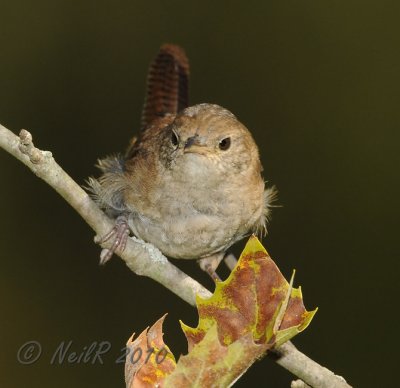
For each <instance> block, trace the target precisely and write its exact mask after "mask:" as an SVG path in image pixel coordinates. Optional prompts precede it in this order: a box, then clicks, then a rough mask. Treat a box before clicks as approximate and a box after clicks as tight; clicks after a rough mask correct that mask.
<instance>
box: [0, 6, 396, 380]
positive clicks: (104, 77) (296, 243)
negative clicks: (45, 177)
mask: <svg viewBox="0 0 400 388" xmlns="http://www.w3.org/2000/svg"><path fill="white" fill-rule="evenodd" d="M399 14H400V7H399V3H398V2H396V1H388V0H385V1H379V2H378V1H361V0H358V1H357V0H350V1H346V2H345V1H324V2H318V1H301V2H300V1H273V2H271V1H265V2H255V1H254V2H253V1H247V2H239V1H229V2H228V1H225V2H217V1H209V0H204V1H202V2H184V1H176V0H170V1H168V2H167V1H151V0H147V1H136V0H131V1H128V0H121V1H114V2H111V1H109V2H106V1H66V0H63V1H54V0H52V1H50V0H37V1H35V2H33V1H31V2H29V1H21V0H13V1H11V0H8V1H7V0H3V1H2V2H1V3H0V18H1V31H0V58H1V60H0V122H1V123H2V124H3V125H5V126H7V127H8V128H9V129H11V130H13V131H14V132H18V131H19V129H21V128H26V129H28V130H30V131H31V132H32V133H33V136H34V140H35V144H36V145H37V146H38V147H40V148H42V149H48V150H51V151H52V152H53V154H54V155H55V158H56V160H57V161H58V162H59V163H60V164H61V166H63V167H64V169H65V170H66V171H67V172H68V173H69V174H70V175H71V176H72V177H73V178H74V179H75V180H76V181H77V182H79V183H80V184H82V183H83V182H84V180H85V178H86V177H87V176H89V175H93V174H96V170H95V168H94V167H93V165H94V163H95V161H96V158H97V157H101V156H104V155H106V154H109V153H113V152H117V151H120V150H123V149H124V148H125V146H126V145H127V142H128V139H129V138H130V137H131V136H132V135H133V134H134V133H135V132H136V131H137V130H138V128H139V125H138V123H139V120H140V114H141V107H142V103H143V97H144V85H145V77H146V72H147V66H148V64H149V62H150V60H151V59H152V58H153V57H154V55H155V54H156V52H157V50H158V47H159V46H160V44H162V43H164V42H174V43H178V44H181V45H182V46H183V47H185V48H186V51H187V53H188V56H189V58H190V60H191V66H192V76H191V101H192V103H199V102H213V103H218V104H220V105H222V106H224V107H226V108H228V109H230V110H231V111H233V112H234V113H235V114H236V115H237V116H238V117H239V118H240V120H241V121H242V122H244V123H245V124H246V125H247V127H248V128H250V129H251V131H252V132H253V134H254V137H255V138H256V140H257V142H258V144H259V146H260V150H261V155H262V161H263V164H264V168H265V177H266V179H268V181H269V182H271V183H272V184H275V185H276V186H277V187H278V189H279V191H280V195H279V204H281V205H282V207H280V208H277V209H276V210H275V211H274V213H273V220H272V222H271V225H270V228H269V230H270V233H269V235H268V236H267V238H266V239H265V240H264V243H265V245H266V247H267V249H268V250H269V252H270V254H271V255H272V257H273V258H274V259H275V260H276V262H277V263H278V265H279V266H280V268H281V269H282V272H283V273H284V275H285V276H286V277H289V276H290V274H291V271H292V269H293V268H296V269H297V276H296V284H297V285H298V284H301V285H302V287H303V294H304V297H305V304H306V306H307V307H308V308H309V309H313V308H314V307H315V306H319V311H318V313H317V315H316V317H315V319H314V321H313V322H312V324H311V326H310V327H309V329H307V330H306V331H305V332H304V333H303V334H301V335H300V336H298V337H297V338H296V339H295V340H294V342H295V344H296V345H297V346H298V347H299V348H300V349H301V350H302V351H304V352H305V353H306V354H307V355H309V356H310V357H311V358H313V359H315V360H316V361H318V362H319V363H321V364H322V365H326V366H327V367H328V368H330V369H331V370H333V371H335V372H336V373H338V374H340V375H343V376H344V377H345V378H346V379H347V380H348V382H349V383H351V384H352V385H353V386H355V387H377V386H379V387H390V386H394V375H395V374H397V373H396V371H397V365H398V362H399V357H398V346H397V345H398V341H397V334H396V333H397V331H398V330H397V329H398V308H399V307H398V302H397V295H396V293H397V288H395V282H396V281H397V276H398V273H399V271H398V269H399V265H398V258H399V249H398V240H399V238H398V231H399V228H398V220H399V206H398V198H399V197H398V195H399V174H398V170H399V161H400V160H399V157H398V154H399V140H400V139H399V135H398V131H399V124H400V118H399V100H400V99H399V90H400V88H399V86H400V85H399V76H398V73H399V67H400V66H399V65H400V60H399V58H400V56H399V46H400V44H399V43H400V29H399V27H398V23H399ZM0 174H1V175H0V176H1V184H0V187H1V194H0V195H1V197H0V199H1V200H0V214H1V221H0V236H1V237H0V241H1V245H0V249H1V270H0V290H1V291H0V311H1V312H0V341H1V342H0V343H1V350H0V386H1V387H24V386H30V387H54V386H57V387H94V386H96V387H123V386H124V382H123V365H122V364H119V365H118V364H115V362H114V361H115V360H116V359H117V358H118V356H119V355H120V354H121V352H120V350H119V349H120V348H122V347H123V346H124V343H125V342H126V340H127V338H128V337H129V336H130V335H131V333H132V332H134V331H135V332H140V331H141V330H142V329H144V328H145V327H146V326H147V325H149V324H152V323H153V322H154V321H155V320H157V319H158V318H159V317H160V316H161V315H163V314H164V313H166V312H168V313H169V316H168V318H167V320H166V323H165V327H164V332H165V340H166V342H167V343H168V344H169V345H170V347H171V349H172V350H173V351H174V353H175V354H176V355H179V354H180V353H185V352H186V346H185V342H184V338H183V335H182V333H181V331H180V328H179V324H178V319H182V320H183V321H184V322H186V323H187V324H191V325H195V324H196V322H197V319H196V312H195V310H194V309H193V308H192V307H190V306H189V305H187V304H185V303H184V302H183V301H181V300H179V299H178V298H177V297H175V295H173V294H172V293H171V292H169V291H167V290H165V289H164V288H163V287H162V286H160V285H158V284H156V283H154V282H153V281H151V280H150V279H147V278H142V277H139V276H136V275H134V274H132V273H131V272H130V271H129V270H128V268H127V267H126V266H125V265H124V263H123V262H122V261H121V260H120V259H118V258H114V259H113V260H112V261H111V262H110V263H109V264H108V265H107V266H106V267H105V268H100V267H99V266H98V255H99V252H100V250H99V248H98V247H97V246H96V245H95V244H94V243H93V232H92V231H91V230H90V228H89V227H88V226H87V225H86V224H85V223H84V222H83V221H82V220H81V219H80V218H79V216H78V215H77V214H76V213H75V212H74V211H73V210H72V209H71V208H69V206H68V205H67V204H66V202H65V201H63V200H62V199H61V198H60V197H59V196H58V194H56V193H55V192H54V191H53V190H52V189H50V188H49V187H48V186H47V185H46V184H44V183H43V182H42V181H40V180H38V179H37V178H36V177H35V176H34V175H33V174H32V173H31V172H30V171H29V170H28V169H27V168H26V167H24V166H23V165H22V164H21V163H19V162H18V161H17V160H15V159H13V158H12V157H11V156H10V155H8V154H6V153H5V152H4V151H1V150H0ZM242 246H243V244H241V245H240V246H239V247H237V249H238V250H240V249H241V247H242ZM238 250H236V252H238ZM178 265H179V266H180V267H181V268H183V269H184V270H185V271H188V272H189V273H191V274H192V275H193V276H194V277H195V278H196V279H198V280H200V281H202V282H203V283H204V284H206V285H207V286H208V287H211V286H212V284H211V282H210V281H209V280H208V279H207V278H206V277H205V276H204V275H203V274H202V273H201V271H200V270H199V269H197V267H196V265H195V263H194V262H189V263H178ZM29 340H37V341H39V342H40V343H41V345H42V348H43V354H42V356H41V358H40V359H39V361H37V362H36V363H35V364H33V365H29V366H27V365H21V364H19V363H18V362H17V357H16V355H17V351H18V349H19V347H20V346H21V345H22V344H23V343H25V342H26V341H29ZM69 340H72V341H73V345H72V350H75V351H78V352H79V351H80V350H82V349H83V347H84V346H88V345H90V344H91V343H92V342H93V341H102V340H106V341H110V343H111V344H112V349H111V351H110V352H109V353H108V355H107V356H105V357H104V361H105V362H104V365H98V364H97V365H90V364H89V365H84V364H83V365H82V364H81V365H69V364H68V363H64V364H63V365H50V362H49V360H50V358H51V355H52V354H53V353H54V351H55V349H56V348H57V346H58V345H59V344H60V342H61V341H69ZM291 379H292V376H291V375H290V374H289V373H288V372H286V371H285V370H283V369H282V368H281V367H279V366H277V365H276V364H275V363H274V362H273V361H271V360H270V359H263V360H261V361H258V362H257V363H256V364H255V365H254V366H253V367H252V368H251V369H250V370H249V371H248V373H247V374H246V375H245V376H244V377H243V378H242V379H241V380H240V382H238V384H237V386H243V387H244V386H251V385H256V384H257V385H263V386H269V387H288V386H289V384H290V381H291ZM392 383H393V384H392Z"/></svg>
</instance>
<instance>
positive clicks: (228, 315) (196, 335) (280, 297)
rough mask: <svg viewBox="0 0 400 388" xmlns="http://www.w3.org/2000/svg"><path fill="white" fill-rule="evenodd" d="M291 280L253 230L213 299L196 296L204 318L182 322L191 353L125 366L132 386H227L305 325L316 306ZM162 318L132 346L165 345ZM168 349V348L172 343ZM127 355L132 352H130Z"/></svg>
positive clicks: (156, 347)
mask: <svg viewBox="0 0 400 388" xmlns="http://www.w3.org/2000/svg"><path fill="white" fill-rule="evenodd" d="M293 279H294V273H293V276H292V278H291V280H290V283H288V282H287V281H286V280H285V278H284V277H283V275H282V274H281V272H280V271H279V269H278V267H277V266H276V264H275V263H274V262H273V261H272V259H271V258H270V257H269V255H268V253H267V251H266V250H265V248H264V247H263V246H262V245H261V243H260V242H259V240H258V239H257V238H256V237H255V236H252V237H251V238H250V239H249V241H248V243H247V244H246V247H245V249H244V250H243V253H242V255H241V256H240V259H239V261H238V263H237V265H236V267H235V268H234V270H233V271H232V273H231V274H230V276H229V278H228V279H227V280H225V281H223V282H218V283H217V285H216V289H215V292H214V294H213V295H212V296H211V297H210V298H209V299H201V298H200V297H198V298H197V308H198V311H199V324H198V326H197V327H196V328H190V327H189V326H186V325H185V324H183V323H182V322H181V326H182V329H183V331H184V333H185V335H186V338H187V341H188V347H189V353H188V354H187V355H186V356H181V357H180V359H179V361H178V363H177V364H176V363H175V359H174V357H173V356H172V354H171V353H169V354H168V356H167V357H166V358H165V361H164V362H162V363H159V364H157V362H155V358H154V354H153V355H152V356H151V357H150V358H149V361H148V362H147V363H144V362H143V360H139V362H137V363H136V364H134V365H128V362H127V366H126V369H125V375H126V382H127V388H133V387H150V386H154V385H157V386H159V387H173V388H179V387H187V386H190V387H209V386H212V387H226V386H230V385H232V384H233V383H234V382H235V381H236V380H237V379H238V378H239V377H240V376H241V375H242V374H243V373H244V372H245V371H246V370H247V369H248V368H249V367H250V365H251V364H252V363H253V362H254V361H255V360H256V359H257V358H260V357H262V356H263V355H264V354H265V353H266V352H267V351H268V350H269V349H271V348H273V347H277V346H279V345H281V344H282V343H284V342H285V341H288V340H289V339H290V338H292V337H293V336H295V335H296V334H297V333H299V332H301V331H303V330H304V329H305V328H306V327H307V326H308V324H309V323H310V322H311V319H312V318H313V316H314V314H315V312H316V311H317V309H315V310H314V311H311V312H308V311H307V310H306V309H305V307H304V304H303V298H302V294H301V289H300V287H299V288H293ZM163 320H164V317H163V318H161V319H160V320H159V321H158V322H157V323H156V324H155V325H154V326H153V327H152V328H151V329H150V330H149V331H147V330H145V331H144V332H143V333H142V334H141V335H140V336H139V337H138V338H137V339H136V341H134V342H132V341H131V340H130V341H128V346H130V347H132V348H135V347H140V348H141V349H143V353H145V352H146V349H148V348H149V347H154V348H155V349H161V348H165V349H168V348H167V347H166V345H165V344H164V342H163V340H162V322H163ZM168 352H169V349H168ZM127 361H128V358H127Z"/></svg>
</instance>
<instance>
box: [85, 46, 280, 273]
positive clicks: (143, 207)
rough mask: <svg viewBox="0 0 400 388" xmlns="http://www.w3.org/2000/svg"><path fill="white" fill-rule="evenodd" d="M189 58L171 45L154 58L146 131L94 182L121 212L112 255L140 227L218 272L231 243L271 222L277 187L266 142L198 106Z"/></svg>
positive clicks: (165, 247) (165, 249) (98, 195)
mask: <svg viewBox="0 0 400 388" xmlns="http://www.w3.org/2000/svg"><path fill="white" fill-rule="evenodd" d="M188 76H189V64H188V60H187V58H186V55H185V52H184V51H183V49H182V48H180V47H178V46H175V45H170V44H166V45H163V46H162V47H161V49H160V51H159V53H158V55H157V56H156V58H155V59H154V61H153V63H152V64H151V65H150V69H149V75H148V85H147V96H146V101H145V105H144V109H143V115H142V130H141V132H140V134H139V136H138V138H137V139H136V138H135V139H133V140H132V141H131V144H130V146H129V148H128V150H127V152H126V153H125V155H124V156H121V155H117V156H113V157H107V158H105V159H102V160H99V163H98V167H99V168H100V170H101V171H102V173H103V174H102V175H101V176H100V178H98V179H93V178H90V180H89V185H90V187H91V191H92V192H93V194H94V198H95V199H96V200H97V202H98V204H99V205H100V207H102V208H103V209H105V210H106V211H107V213H108V214H109V215H110V216H112V217H114V218H115V219H116V226H115V228H114V229H113V230H112V231H111V232H110V233H109V234H107V235H106V236H103V238H102V239H101V240H100V241H101V242H104V241H106V240H107V239H109V238H113V239H114V244H113V246H112V248H111V249H110V250H106V251H105V254H103V257H102V262H105V261H107V260H108V259H109V258H110V257H111V256H112V254H113V252H114V251H115V250H116V249H124V246H125V242H126V238H127V236H128V233H129V232H132V233H133V234H134V235H135V236H137V237H139V238H140V239H142V240H144V241H146V242H149V243H152V244H153V245H155V246H156V247H157V248H159V249H160V250H161V252H162V253H163V254H164V255H166V256H169V257H171V258H177V259H199V263H200V266H201V267H202V268H203V269H204V270H207V272H209V273H210V274H211V275H212V276H213V277H215V269H216V267H217V265H218V264H219V262H220V260H221V259H222V258H223V256H224V254H225V252H226V250H227V249H228V248H229V247H230V246H231V245H232V244H234V243H235V242H236V241H238V240H240V239H242V238H243V237H244V236H246V235H248V234H249V233H251V232H262V231H263V230H265V227H266V222H267V219H268V216H269V213H270V205H271V201H272V200H273V197H274V194H275V192H274V189H273V188H272V189H265V185H264V180H263V178H262V176H261V172H262V166H261V163H260V159H259V154H258V149H257V145H256V143H255V142H254V140H253V138H252V136H251V134H250V132H249V131H248V130H247V129H246V127H245V126H244V125H243V124H241V123H240V122H239V121H238V120H237V118H236V117H235V116H234V115H233V114H232V113H231V112H229V111H228V110H226V109H224V108H222V107H220V106H218V105H214V104H198V105H194V106H191V107H188Z"/></svg>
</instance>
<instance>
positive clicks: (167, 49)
mask: <svg viewBox="0 0 400 388" xmlns="http://www.w3.org/2000/svg"><path fill="white" fill-rule="evenodd" d="M188 104H189V60H188V58H187V56H186V54H185V51H184V50H183V49H182V48H181V47H179V46H176V45H173V44H164V45H162V46H161V48H160V50H159V52H158V54H157V56H156V57H155V59H154V60H153V62H152V63H151V65H150V68H149V73H148V76H147V92H146V98H145V103H144V107H143V112H142V128H145V127H146V126H148V125H149V124H151V122H152V121H153V120H155V119H156V118H160V117H163V116H165V115H166V114H176V113H178V112H179V111H181V110H182V109H184V108H186V107H187V106H188Z"/></svg>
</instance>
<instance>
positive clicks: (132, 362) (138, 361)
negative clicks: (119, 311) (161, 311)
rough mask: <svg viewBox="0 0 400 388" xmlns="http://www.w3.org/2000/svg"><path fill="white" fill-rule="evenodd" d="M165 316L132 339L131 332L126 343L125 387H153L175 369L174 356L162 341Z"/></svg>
mask: <svg viewBox="0 0 400 388" xmlns="http://www.w3.org/2000/svg"><path fill="white" fill-rule="evenodd" d="M165 317H166V315H164V316H163V317H161V318H160V319H159V320H158V321H157V322H156V323H155V324H154V325H153V326H152V327H151V328H150V329H148V328H147V329H145V330H144V331H143V332H142V333H141V334H140V335H139V337H137V338H136V340H134V341H133V337H134V335H135V334H133V335H132V336H131V338H129V340H128V342H127V343H126V347H127V355H126V362H125V383H126V387H127V388H137V387H140V388H141V387H146V388H147V387H154V386H156V385H157V384H160V382H161V381H163V380H164V379H165V377H166V376H167V375H169V374H170V373H171V372H172V371H173V370H174V369H175V366H176V361H175V357H174V355H173V354H172V353H171V351H170V350H169V348H168V346H167V345H165V344H164V341H163V332H162V324H163V322H164V319H165Z"/></svg>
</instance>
